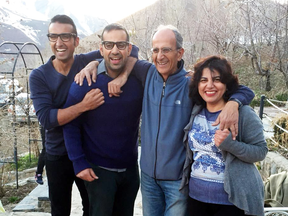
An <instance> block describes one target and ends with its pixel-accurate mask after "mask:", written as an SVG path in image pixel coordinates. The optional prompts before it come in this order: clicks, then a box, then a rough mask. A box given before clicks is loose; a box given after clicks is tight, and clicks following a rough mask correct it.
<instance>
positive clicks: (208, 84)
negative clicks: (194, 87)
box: [207, 79, 214, 88]
mask: <svg viewBox="0 0 288 216" xmlns="http://www.w3.org/2000/svg"><path fill="white" fill-rule="evenodd" d="M207 87H208V88H213V87H214V82H213V80H212V79H209V80H208V82H207Z"/></svg>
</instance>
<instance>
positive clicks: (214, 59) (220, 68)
mask: <svg viewBox="0 0 288 216" xmlns="http://www.w3.org/2000/svg"><path fill="white" fill-rule="evenodd" d="M205 68H208V69H209V70H210V71H211V72H212V73H213V72H215V71H217V72H219V74H220V81H221V82H222V83H223V84H225V85H226V92H225V93H224V95H223V99H224V100H225V101H226V102H227V101H228V99H229V98H230V97H231V95H232V94H233V93H235V92H236V90H237V89H238V87H239V82H238V77H237V75H234V74H233V71H232V67H231V63H230V62H229V61H228V60H227V59H226V58H224V57H223V56H216V55H214V56H207V57H205V58H201V59H200V60H199V61H198V62H197V63H196V64H195V65H194V74H193V76H192V79H191V84H190V88H189V97H190V98H191V99H192V100H193V101H194V102H195V103H196V104H198V105H202V106H206V102H205V101H204V100H203V98H202V97H201V96H200V94H199V91H198V85H199V82H200V80H201V77H202V72H203V70H204V69H205Z"/></svg>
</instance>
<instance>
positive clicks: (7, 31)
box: [0, 0, 108, 49]
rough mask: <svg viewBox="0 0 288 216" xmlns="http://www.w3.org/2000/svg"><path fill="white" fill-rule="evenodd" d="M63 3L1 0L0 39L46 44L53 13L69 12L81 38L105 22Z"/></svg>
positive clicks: (54, 1)
mask: <svg viewBox="0 0 288 216" xmlns="http://www.w3.org/2000/svg"><path fill="white" fill-rule="evenodd" d="M64 3H65V1H64ZM64 3H63V1H58V0H29V1H26V0H1V1H0V43H2V42H3V41H13V42H34V43H35V44H36V45H37V46H38V47H39V48H40V49H43V48H45V47H46V46H47V43H48V40H47V37H46V34H47V30H48V25H49V23H50V19H51V18H52V17H53V16H54V15H56V14H66V15H68V16H70V17H71V18H72V19H73V20H74V22H75V24H76V26H77V31H78V34H79V36H80V38H83V37H85V36H88V35H91V34H93V33H95V32H96V31H98V30H100V29H102V28H103V27H104V26H105V25H107V24H108V22H107V21H106V20H104V19H100V18H97V17H95V16H93V15H89V14H85V13H83V12H81V11H78V12H77V13H75V11H73V8H70V7H69V5H70V4H74V3H72V2H71V3H69V4H64ZM78 3H79V2H78ZM78 3H77V4H78ZM67 5H68V6H67ZM87 7H89V6H87Z"/></svg>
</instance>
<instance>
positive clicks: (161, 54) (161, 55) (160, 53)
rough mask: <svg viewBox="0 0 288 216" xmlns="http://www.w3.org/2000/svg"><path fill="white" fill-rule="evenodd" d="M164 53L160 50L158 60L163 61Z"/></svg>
mask: <svg viewBox="0 0 288 216" xmlns="http://www.w3.org/2000/svg"><path fill="white" fill-rule="evenodd" d="M163 56H164V55H163V53H162V51H161V50H159V52H158V53H157V59H161V58H162V57H163Z"/></svg>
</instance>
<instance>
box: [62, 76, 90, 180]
mask: <svg viewBox="0 0 288 216" xmlns="http://www.w3.org/2000/svg"><path fill="white" fill-rule="evenodd" d="M87 86H88V85H87V83H85V82H84V84H83V86H82V87H80V86H78V85H77V84H76V83H73V84H72V85H71V88H70V91H69V94H68V97H67V100H66V103H65V105H64V108H65V107H69V106H72V105H74V104H77V103H79V102H80V101H81V100H82V99H83V98H84V96H85V93H86V92H87V88H88V87H87ZM82 115H83V114H82ZM82 115H80V116H78V117H77V118H76V119H74V120H73V121H71V122H69V123H68V124H66V125H64V126H63V135H64V140H65V146H66V149H67V152H68V156H69V159H70V160H71V161H72V163H73V167H74V173H75V175H77V174H78V173H79V172H81V171H82V170H84V169H87V168H90V167H91V166H90V165H89V163H88V162H87V160H86V158H85V153H84V150H83V148H82V133H81V128H82V121H84V120H83V118H82Z"/></svg>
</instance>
